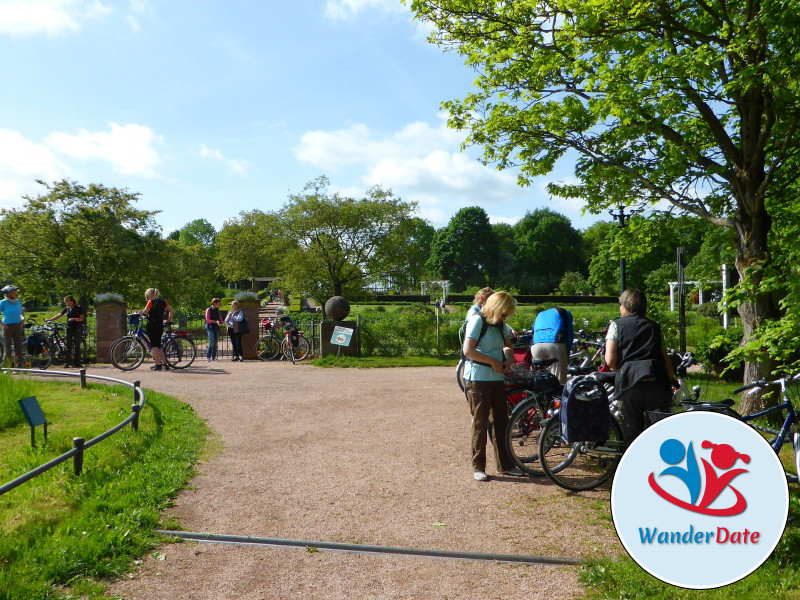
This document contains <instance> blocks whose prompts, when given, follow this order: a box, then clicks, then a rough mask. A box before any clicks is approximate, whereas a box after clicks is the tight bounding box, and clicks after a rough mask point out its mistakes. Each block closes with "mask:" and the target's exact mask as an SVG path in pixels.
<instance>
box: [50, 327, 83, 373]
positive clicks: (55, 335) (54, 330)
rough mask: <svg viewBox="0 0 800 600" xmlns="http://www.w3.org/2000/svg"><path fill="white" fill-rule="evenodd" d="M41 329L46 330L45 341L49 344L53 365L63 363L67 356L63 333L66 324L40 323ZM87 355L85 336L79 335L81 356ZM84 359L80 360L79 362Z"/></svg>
mask: <svg viewBox="0 0 800 600" xmlns="http://www.w3.org/2000/svg"><path fill="white" fill-rule="evenodd" d="M42 329H44V330H45V331H46V332H47V343H48V344H49V345H50V354H51V356H52V359H53V364H54V365H63V364H64V363H65V362H66V358H67V340H66V338H65V337H64V335H63V332H64V331H66V325H64V324H63V323H48V324H47V325H42ZM87 355H88V353H87V349H86V336H85V335H81V356H82V357H84V358H85V357H86V356H87ZM83 362H84V361H83V360H81V363H83Z"/></svg>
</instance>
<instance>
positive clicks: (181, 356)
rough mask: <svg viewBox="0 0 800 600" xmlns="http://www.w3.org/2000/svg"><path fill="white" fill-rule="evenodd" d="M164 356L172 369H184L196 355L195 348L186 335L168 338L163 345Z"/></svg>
mask: <svg viewBox="0 0 800 600" xmlns="http://www.w3.org/2000/svg"><path fill="white" fill-rule="evenodd" d="M164 357H165V358H166V359H167V364H168V365H169V366H170V367H172V368H173V369H185V368H186V367H188V366H189V365H191V364H192V363H193V362H194V359H195V358H196V357H197V348H196V347H195V345H194V342H193V341H192V340H190V339H189V338H187V337H174V338H170V339H169V340H167V343H166V344H165V345H164Z"/></svg>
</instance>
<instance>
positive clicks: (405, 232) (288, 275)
mask: <svg viewBox="0 0 800 600" xmlns="http://www.w3.org/2000/svg"><path fill="white" fill-rule="evenodd" d="M329 185H330V182H329V181H328V178H327V177H324V176H322V177H318V178H316V179H314V180H312V181H310V182H309V183H308V184H306V186H305V187H304V189H303V191H302V192H301V193H299V194H291V195H290V196H289V201H288V202H287V203H286V204H285V205H284V207H283V208H282V209H281V211H280V212H279V213H278V214H277V217H278V219H279V221H280V226H281V238H282V239H283V240H286V241H287V242H288V246H287V247H286V249H285V250H284V251H283V252H282V257H281V273H282V274H283V275H284V277H285V280H286V281H287V283H288V284H289V287H290V288H291V289H292V290H294V291H297V292H307V293H310V294H312V295H313V296H314V297H315V298H316V299H317V300H318V301H319V302H325V301H326V300H327V299H328V298H329V297H331V296H338V295H343V294H345V293H346V294H348V295H350V296H351V297H352V296H353V295H357V294H360V293H363V291H364V288H365V285H366V284H367V283H368V282H370V281H375V280H377V279H380V278H382V277H386V278H390V277H391V276H392V274H394V273H398V272H401V271H402V270H403V269H405V268H407V265H408V258H409V254H408V250H409V244H408V237H409V235H410V234H411V233H412V232H414V231H419V227H418V226H419V223H417V222H415V221H413V219H412V218H413V215H414V213H415V212H416V210H417V207H416V204H415V203H413V202H404V201H402V200H401V199H400V198H396V197H395V196H394V194H392V192H391V191H390V190H384V189H383V188H381V187H378V186H376V187H372V188H370V189H369V190H367V192H366V194H365V195H364V197H363V198H351V197H346V196H342V195H340V194H339V193H331V192H330V191H329V190H328V187H329Z"/></svg>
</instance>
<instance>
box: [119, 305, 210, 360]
mask: <svg viewBox="0 0 800 600" xmlns="http://www.w3.org/2000/svg"><path fill="white" fill-rule="evenodd" d="M141 322H142V317H141V315H140V314H139V313H134V314H131V315H128V323H129V324H130V326H131V330H130V332H129V333H128V335H126V336H123V337H121V338H119V339H118V340H117V341H115V342H114V343H113V344H112V345H111V350H110V355H111V363H112V364H113V365H114V366H115V367H117V368H118V369H120V370H122V371H132V370H134V369H136V368H138V367H139V365H141V364H142V363H143V362H144V359H145V357H146V356H147V355H148V353H149V352H150V348H151V347H152V346H151V345H150V339H149V338H148V337H147V334H146V333H145V332H144V330H143V329H142V327H141ZM161 347H162V348H163V350H164V356H165V357H166V360H167V364H168V365H169V366H170V368H173V369H185V368H187V367H188V366H190V365H191V364H192V363H193V362H194V359H195V358H196V357H197V348H196V347H195V345H194V341H193V340H192V339H191V338H190V337H189V334H188V333H186V332H185V331H173V330H172V323H171V322H170V323H167V324H166V325H165V327H164V337H163V338H162V340H161Z"/></svg>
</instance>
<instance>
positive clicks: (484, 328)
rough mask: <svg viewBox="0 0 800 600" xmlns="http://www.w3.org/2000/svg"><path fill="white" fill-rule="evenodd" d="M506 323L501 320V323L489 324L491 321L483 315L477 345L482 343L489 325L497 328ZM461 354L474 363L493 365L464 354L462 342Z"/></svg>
mask: <svg viewBox="0 0 800 600" xmlns="http://www.w3.org/2000/svg"><path fill="white" fill-rule="evenodd" d="M504 323H505V322H504V321H500V324H499V325H489V321H487V320H486V317H484V316H483V315H481V332H480V334H479V335H478V341H477V342H475V346H477V345H478V344H480V343H481V339H483V336H484V335H486V332H487V331H489V327H495V328H497V329H501V328H502V327H503V324H504ZM461 356H463V357H464V360H468V361H469V362H471V363H472V364H475V365H483V366H484V367H491V365H490V364H489V363H485V362H481V361H479V360H474V359H472V358H469V357H467V356H464V348H463V344H462V348H461Z"/></svg>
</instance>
